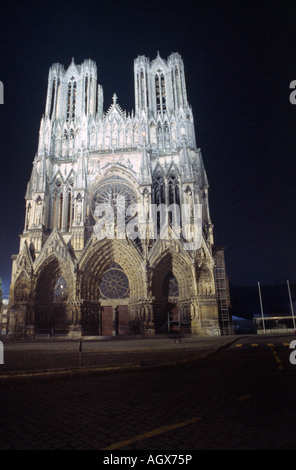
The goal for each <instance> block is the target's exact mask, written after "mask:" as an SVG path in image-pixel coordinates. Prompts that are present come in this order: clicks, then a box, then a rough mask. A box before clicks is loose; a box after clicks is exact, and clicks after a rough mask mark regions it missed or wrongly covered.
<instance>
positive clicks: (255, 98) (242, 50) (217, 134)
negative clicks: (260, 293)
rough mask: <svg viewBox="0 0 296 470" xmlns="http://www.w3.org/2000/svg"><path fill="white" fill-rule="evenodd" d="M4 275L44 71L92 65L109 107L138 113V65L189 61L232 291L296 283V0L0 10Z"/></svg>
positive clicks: (19, 218) (14, 241)
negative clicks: (141, 60) (295, 95)
mask: <svg viewBox="0 0 296 470" xmlns="http://www.w3.org/2000/svg"><path fill="white" fill-rule="evenodd" d="M0 5H1V6H0V24H1V27H0V38H1V46H0V48H1V67H0V80H1V81H2V82H3V84H4V92H5V93H4V105H0V119H1V121H0V126H1V127H0V139H1V141H0V148H1V154H0V155H1V167H0V168H1V169H0V277H2V278H3V287H4V294H8V290H9V284H10V276H11V255H12V254H14V253H18V248H19V234H21V233H22V231H23V227H24V215H25V199H24V196H25V191H26V185H27V182H28V180H29V178H30V174H31V170H32V161H33V159H34V156H35V153H36V151H37V144H38V132H39V125H40V119H41V116H42V114H43V113H44V110H45V100H46V91H47V79H48V70H49V68H50V66H51V65H52V64H53V63H55V62H59V63H61V64H63V65H64V66H65V67H68V66H69V65H70V63H71V59H72V57H74V60H75V62H76V63H78V64H80V63H82V62H83V60H84V59H88V58H90V59H92V60H94V61H95V62H96V64H97V68H98V83H100V84H102V85H103V90H104V109H105V111H106V110H107V109H108V108H109V106H110V104H111V103H112V95H113V93H114V92H116V94H117V96H118V102H119V104H120V106H121V108H122V109H124V110H126V111H131V110H132V109H134V107H135V105H134V77H133V62H134V59H135V58H136V57H137V56H138V55H145V56H147V57H149V58H150V59H151V60H152V59H154V58H155V57H156V55H157V52H158V51H159V53H160V55H161V57H163V58H164V59H167V57H168V56H169V55H170V54H171V53H172V52H179V53H180V54H181V56H182V58H183V60H184V66H185V77H186V83H187V94H188V101H189V103H190V104H191V106H192V109H193V114H194V119H195V130H196V137H197V143H198V147H200V148H201V150H202V154H203V159H204V164H205V167H206V171H207V175H208V179H209V184H210V192H209V197H210V211H211V217H212V221H213V223H214V237H215V244H217V245H220V246H225V257H226V267H227V272H228V277H229V280H230V283H231V284H233V285H235V286H245V285H255V284H257V282H258V281H260V282H261V283H262V285H264V284H266V285H267V284H275V283H278V282H279V283H282V282H286V280H289V281H290V282H291V283H295V282H296V246H295V241H296V240H295V234H296V222H295V215H296V193H295V188H296V168H295V166H296V165H295V161H296V159H295V155H296V129H295V124H296V105H292V104H291V103H290V100H289V96H290V93H291V91H292V90H290V88H289V85H290V83H291V82H292V81H293V80H296V2H295V0H294V1H285V0H284V1H278V2H272V1H262V0H260V1H258V0H257V1H238V0H236V1H227V0H225V1H218V0H207V1H199V0H194V1H193V2H190V1H188V0H187V1H186V0H183V1H174V0H170V1H167V0H158V1H154V0H150V1H140V0H138V1H134V0H130V1H114V0H109V1H100V0H97V1H88V0H84V1H75V0H71V1H59V2H55V1H41V2H40V1H38V2H31V1H22V2H15V1H9V2H4V1H2V2H1V4H0Z"/></svg>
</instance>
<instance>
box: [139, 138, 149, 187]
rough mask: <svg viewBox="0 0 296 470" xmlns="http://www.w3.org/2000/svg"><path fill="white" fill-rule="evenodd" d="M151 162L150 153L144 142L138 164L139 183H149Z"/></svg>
mask: <svg viewBox="0 0 296 470" xmlns="http://www.w3.org/2000/svg"><path fill="white" fill-rule="evenodd" d="M151 182H152V177H151V163H150V155H149V153H148V152H147V148H146V142H145V141H144V144H143V151H142V156H141V165H140V183H141V184H151Z"/></svg>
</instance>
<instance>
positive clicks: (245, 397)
mask: <svg viewBox="0 0 296 470" xmlns="http://www.w3.org/2000/svg"><path fill="white" fill-rule="evenodd" d="M250 397H251V395H250V394H249V393H247V394H246V395H241V396H240V397H238V398H237V399H236V401H245V400H248V399H249V398H250Z"/></svg>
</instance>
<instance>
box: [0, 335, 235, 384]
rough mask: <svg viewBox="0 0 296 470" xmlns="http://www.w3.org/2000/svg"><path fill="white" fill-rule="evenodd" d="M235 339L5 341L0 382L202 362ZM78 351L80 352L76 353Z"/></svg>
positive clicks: (161, 338) (162, 338)
mask: <svg viewBox="0 0 296 470" xmlns="http://www.w3.org/2000/svg"><path fill="white" fill-rule="evenodd" d="M237 339H238V336H216V337H209V338H198V337H186V338H182V340H181V342H174V341H173V340H172V339H169V338H167V337H165V338H164V337H152V338H126V339H123V338H118V337H117V338H101V339H96V340H94V339H84V340H83V341H82V345H80V341H79V340H76V341H74V340H58V339H55V340H53V341H50V340H49V339H43V340H40V339H39V340H36V341H31V342H29V341H5V340H3V343H4V364H2V365H0V380H1V379H2V380H4V379H8V378H16V377H24V376H27V377H32V376H35V377H37V376H41V375H42V376H45V375H51V376H52V375H53V374H59V375H61V374H64V375H65V374H72V373H75V374H77V373H80V374H85V373H98V372H101V373H102V372H105V373H107V372H110V371H112V372H114V371H116V370H121V371H122V370H123V369H129V370H133V369H135V370H139V369H141V368H142V369H143V368H147V367H162V366H169V365H175V364H176V363H182V362H187V361H192V360H197V359H200V358H203V357H205V356H207V355H209V354H211V353H213V352H214V351H216V350H217V349H219V348H223V347H226V346H228V345H230V344H231V343H233V342H235V341H237ZM80 349H81V352H80Z"/></svg>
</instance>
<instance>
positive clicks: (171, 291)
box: [152, 251, 193, 334]
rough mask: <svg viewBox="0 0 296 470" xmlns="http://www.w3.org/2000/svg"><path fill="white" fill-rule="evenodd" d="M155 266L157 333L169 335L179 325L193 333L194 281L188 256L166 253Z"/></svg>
mask: <svg viewBox="0 0 296 470" xmlns="http://www.w3.org/2000/svg"><path fill="white" fill-rule="evenodd" d="M152 266H153V276H152V295H153V297H154V305H153V309H154V323H155V333H158V334H161V333H167V332H169V331H170V328H171V327H173V326H177V325H178V327H179V328H182V329H185V330H186V331H189V330H190V324H191V320H190V299H191V297H192V295H193V292H192V291H193V278H192V272H191V269H190V266H189V265H188V263H187V262H186V260H185V256H182V255H180V254H179V253H176V252H172V251H166V252H164V253H162V255H161V256H160V257H159V258H157V260H155V262H154V263H153V265H152Z"/></svg>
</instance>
